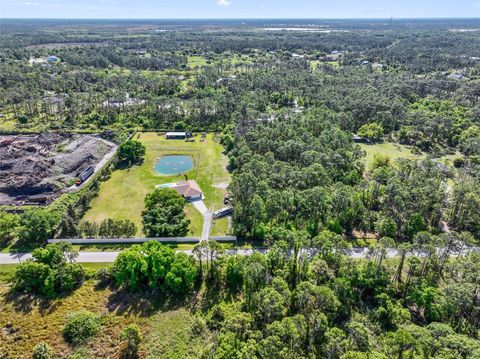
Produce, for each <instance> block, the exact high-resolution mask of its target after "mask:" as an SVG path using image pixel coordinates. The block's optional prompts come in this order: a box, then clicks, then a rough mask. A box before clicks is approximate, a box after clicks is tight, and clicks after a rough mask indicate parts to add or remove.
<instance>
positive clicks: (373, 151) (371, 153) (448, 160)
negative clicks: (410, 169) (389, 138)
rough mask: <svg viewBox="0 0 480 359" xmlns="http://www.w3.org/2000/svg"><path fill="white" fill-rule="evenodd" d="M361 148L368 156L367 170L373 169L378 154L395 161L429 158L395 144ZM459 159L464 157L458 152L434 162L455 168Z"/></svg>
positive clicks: (389, 143)
mask: <svg viewBox="0 0 480 359" xmlns="http://www.w3.org/2000/svg"><path fill="white" fill-rule="evenodd" d="M359 146H360V147H361V148H362V150H364V151H365V152H366V153H367V156H366V157H365V159H364V160H365V165H366V169H367V170H369V169H371V167H372V164H373V158H374V157H375V155H377V154H382V155H387V156H388V157H390V159H391V160H393V161H395V160H396V159H399V158H407V159H410V160H421V159H424V158H427V155H426V154H425V153H423V152H422V153H420V154H415V153H413V152H412V150H411V149H412V147H409V146H405V145H400V144H398V143H393V142H384V143H379V144H374V145H369V144H364V143H361V144H359ZM458 157H463V155H462V154H461V153H460V152H458V151H457V152H455V153H452V154H448V155H444V156H442V157H435V158H433V160H435V161H437V162H440V163H443V164H444V165H446V166H450V167H453V160H454V159H455V158H458Z"/></svg>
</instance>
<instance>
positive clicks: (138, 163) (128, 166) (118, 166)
mask: <svg viewBox="0 0 480 359" xmlns="http://www.w3.org/2000/svg"><path fill="white" fill-rule="evenodd" d="M143 162H144V159H143V158H141V159H139V160H138V161H136V162H132V163H129V162H128V161H126V160H124V161H119V162H117V164H116V165H115V170H129V169H132V168H133V167H135V166H141V165H143Z"/></svg>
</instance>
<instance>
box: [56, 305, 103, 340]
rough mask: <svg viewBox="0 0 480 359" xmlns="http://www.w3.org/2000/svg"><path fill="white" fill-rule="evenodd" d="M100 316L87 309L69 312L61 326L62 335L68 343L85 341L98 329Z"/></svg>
mask: <svg viewBox="0 0 480 359" xmlns="http://www.w3.org/2000/svg"><path fill="white" fill-rule="evenodd" d="M100 326H101V322H100V317H99V316H98V315H96V314H93V313H91V312H89V311H85V310H84V311H80V312H75V313H71V314H70V315H69V316H68V320H67V324H65V327H64V328H63V332H62V333H63V337H64V338H65V340H66V341H67V342H69V343H72V344H75V345H78V344H82V343H85V342H86V341H87V340H88V339H90V338H91V337H93V336H94V335H95V334H97V333H98V332H99V331H100Z"/></svg>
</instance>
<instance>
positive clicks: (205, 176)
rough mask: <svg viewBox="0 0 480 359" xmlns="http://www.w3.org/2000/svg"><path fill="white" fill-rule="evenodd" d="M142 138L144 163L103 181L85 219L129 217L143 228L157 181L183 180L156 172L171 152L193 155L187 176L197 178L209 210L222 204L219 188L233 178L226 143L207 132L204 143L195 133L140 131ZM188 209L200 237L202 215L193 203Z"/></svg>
mask: <svg viewBox="0 0 480 359" xmlns="http://www.w3.org/2000/svg"><path fill="white" fill-rule="evenodd" d="M139 140H140V141H142V143H143V144H144V145H145V147H146V154H145V160H144V162H143V163H142V164H141V165H137V166H133V167H131V168H128V169H119V170H116V171H114V172H113V173H112V175H111V177H110V178H109V179H108V180H107V181H105V182H103V183H101V185H100V193H99V195H98V197H96V198H95V199H93V201H92V202H91V203H90V207H91V208H90V209H89V211H88V212H87V213H86V214H85V216H84V219H85V220H88V221H95V222H101V221H102V220H104V219H106V218H114V219H130V220H132V221H133V222H134V223H135V224H136V225H137V227H138V228H139V229H140V228H141V222H142V221H141V213H142V211H143V209H144V202H143V200H144V198H145V195H146V194H147V193H149V192H151V191H153V190H154V189H155V186H156V185H158V184H162V183H169V182H177V181H180V180H183V179H184V175H174V176H162V175H159V174H156V173H155V171H154V165H155V163H156V161H157V160H158V159H159V158H160V157H162V156H163V155H168V154H181V155H190V156H192V158H193V160H194V168H193V169H192V170H190V171H189V172H188V173H187V176H188V178H189V179H196V180H197V182H198V184H199V186H200V188H201V189H202V190H203V192H204V195H205V204H206V205H207V207H208V208H209V209H211V210H215V209H218V208H221V207H222V206H223V196H224V193H225V189H223V188H219V187H222V186H221V185H222V184H223V185H224V184H225V183H229V181H230V175H229V173H228V172H227V170H226V165H227V162H228V160H227V158H226V157H225V156H224V155H223V153H222V152H223V146H222V145H220V144H219V143H218V142H216V141H215V140H214V138H213V134H208V136H207V139H206V140H205V142H200V136H196V141H195V142H185V141H183V140H166V139H165V138H164V136H163V135H158V134H156V133H152V132H149V133H142V134H140V137H139ZM197 170H198V171H197ZM186 212H187V216H188V218H189V219H190V220H191V225H190V233H189V235H192V236H199V235H200V234H201V231H202V224H203V218H202V216H201V214H200V213H199V212H198V211H197V210H196V209H195V208H194V207H193V205H192V204H188V205H187V207H186ZM213 229H214V230H213V231H212V233H211V234H212V235H222V234H225V230H226V226H222V225H216V226H214V228H213ZM139 234H140V233H139Z"/></svg>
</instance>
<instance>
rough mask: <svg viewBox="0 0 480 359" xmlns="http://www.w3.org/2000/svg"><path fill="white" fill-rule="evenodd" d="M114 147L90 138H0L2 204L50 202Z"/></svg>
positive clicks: (58, 135)
mask: <svg viewBox="0 0 480 359" xmlns="http://www.w3.org/2000/svg"><path fill="white" fill-rule="evenodd" d="M114 148H115V145H114V144H113V143H111V142H108V141H105V140H103V139H101V138H99V137H96V136H91V135H71V134H51V133H43V134H40V135H38V136H16V137H15V136H14V137H5V136H0V204H18V203H23V202H24V201H27V202H28V200H29V198H30V196H37V197H35V202H39V201H40V202H48V201H50V200H51V199H53V198H55V197H57V196H58V195H59V194H60V191H61V190H62V189H64V188H65V187H67V186H70V185H71V184H72V183H73V181H74V180H75V178H76V177H77V176H78V174H79V173H80V172H82V171H83V170H84V169H85V168H87V167H89V166H95V165H96V164H98V163H99V162H100V161H101V160H102V159H103V157H105V155H106V154H108V153H109V152H110V151H112V149H114ZM2 194H3V195H2ZM38 195H42V196H41V197H38Z"/></svg>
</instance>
